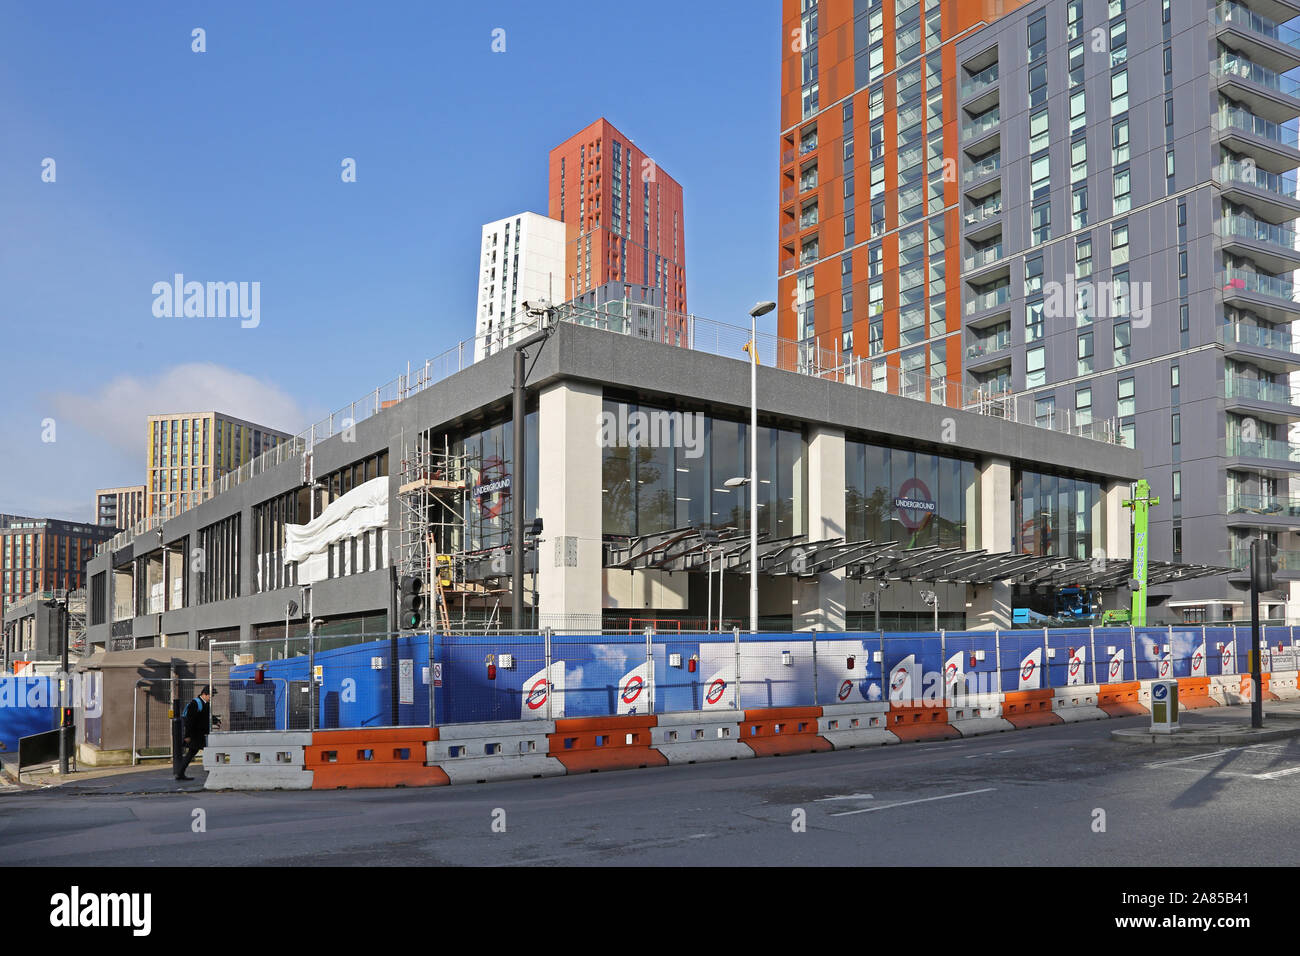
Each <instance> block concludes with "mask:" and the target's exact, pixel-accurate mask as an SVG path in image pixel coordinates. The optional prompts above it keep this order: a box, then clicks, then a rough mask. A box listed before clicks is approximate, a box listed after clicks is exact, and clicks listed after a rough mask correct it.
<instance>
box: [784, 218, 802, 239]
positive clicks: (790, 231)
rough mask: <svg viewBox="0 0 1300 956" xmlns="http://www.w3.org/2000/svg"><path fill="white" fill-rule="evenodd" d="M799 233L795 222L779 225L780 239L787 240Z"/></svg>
mask: <svg viewBox="0 0 1300 956" xmlns="http://www.w3.org/2000/svg"><path fill="white" fill-rule="evenodd" d="M798 231H799V224H798V223H795V222H784V223H782V224H781V238H782V239H788V238H789V237H790V236H793V235H794V234H795V233H796V232H798Z"/></svg>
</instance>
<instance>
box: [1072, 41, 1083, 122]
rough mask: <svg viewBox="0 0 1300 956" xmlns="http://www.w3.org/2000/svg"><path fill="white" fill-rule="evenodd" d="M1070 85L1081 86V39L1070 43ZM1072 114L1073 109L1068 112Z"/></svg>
mask: <svg viewBox="0 0 1300 956" xmlns="http://www.w3.org/2000/svg"><path fill="white" fill-rule="evenodd" d="M1070 86H1071V87H1075V86H1083V41H1082V40H1080V41H1079V42H1078V43H1072V44H1070ZM1070 115H1071V116H1073V115H1074V112H1073V110H1071V113H1070Z"/></svg>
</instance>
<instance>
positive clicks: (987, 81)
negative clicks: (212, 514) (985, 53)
mask: <svg viewBox="0 0 1300 956" xmlns="http://www.w3.org/2000/svg"><path fill="white" fill-rule="evenodd" d="M997 82H998V65H997V64H996V63H994V64H993V65H992V66H990V67H986V68H985V69H983V70H980V72H978V73H976V74H974V75H973V76H970V77H967V78H966V79H964V80H962V81H961V93H960V96H961V98H962V99H965V98H966V97H968V96H974V95H975V94H976V93H979V92H982V91H983V90H987V89H988V88H989V87H990V86H994V85H995V84H996V83H997Z"/></svg>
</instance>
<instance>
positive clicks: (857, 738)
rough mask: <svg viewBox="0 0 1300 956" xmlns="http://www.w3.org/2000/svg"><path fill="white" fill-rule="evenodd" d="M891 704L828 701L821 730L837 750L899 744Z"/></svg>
mask: <svg viewBox="0 0 1300 956" xmlns="http://www.w3.org/2000/svg"><path fill="white" fill-rule="evenodd" d="M889 709H890V708H889V704H888V703H886V702H885V701H867V702H863V701H857V702H854V703H851V704H828V705H826V706H825V707H823V708H822V715H821V716H820V717H818V718H817V732H818V734H819V735H820V736H821V737H822V738H823V739H825V740H828V741H829V742H830V745H831V746H832V747H834V748H835V749H836V750H852V749H853V748H854V747H878V746H881V745H882V744H896V743H898V737H897V736H896V735H895V734H894V733H893V732H891V731H890V729H889Z"/></svg>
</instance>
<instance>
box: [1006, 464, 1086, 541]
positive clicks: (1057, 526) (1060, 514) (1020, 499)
mask: <svg viewBox="0 0 1300 956" xmlns="http://www.w3.org/2000/svg"><path fill="white" fill-rule="evenodd" d="M1015 500H1016V523H1015V525H1014V526H1013V528H1012V536H1013V538H1012V542H1011V547H1012V550H1013V551H1017V552H1019V553H1021V554H1041V555H1050V556H1054V557H1055V556H1060V557H1069V558H1077V559H1081V560H1087V559H1088V558H1090V557H1091V556H1092V530H1093V529H1092V508H1093V505H1094V504H1096V503H1097V502H1098V501H1100V500H1101V485H1099V484H1098V483H1097V482H1095V481H1084V480H1082V479H1078V478H1067V477H1064V476H1059V475H1045V474H1040V473H1038V472H1034V471H1022V472H1020V473H1018V474H1017V475H1016V484H1015Z"/></svg>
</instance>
